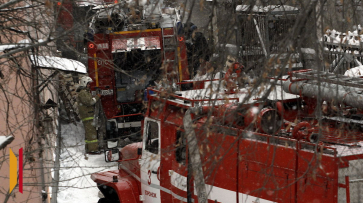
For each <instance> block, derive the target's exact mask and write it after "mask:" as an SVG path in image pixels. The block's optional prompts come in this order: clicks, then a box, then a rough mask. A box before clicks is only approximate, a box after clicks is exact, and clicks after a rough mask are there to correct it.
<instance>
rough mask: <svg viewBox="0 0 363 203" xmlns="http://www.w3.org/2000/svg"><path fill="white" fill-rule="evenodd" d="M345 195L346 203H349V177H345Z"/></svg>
mask: <svg viewBox="0 0 363 203" xmlns="http://www.w3.org/2000/svg"><path fill="white" fill-rule="evenodd" d="M345 195H346V196H347V203H350V188H349V176H345Z"/></svg>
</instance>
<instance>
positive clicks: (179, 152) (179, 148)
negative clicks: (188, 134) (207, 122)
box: [175, 131, 187, 164]
mask: <svg viewBox="0 0 363 203" xmlns="http://www.w3.org/2000/svg"><path fill="white" fill-rule="evenodd" d="M175 157H176V161H177V162H178V163H180V164H185V160H186V158H187V150H186V139H185V133H184V132H181V131H177V132H176V140H175Z"/></svg>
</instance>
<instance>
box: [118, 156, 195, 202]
mask: <svg viewBox="0 0 363 203" xmlns="http://www.w3.org/2000/svg"><path fill="white" fill-rule="evenodd" d="M119 166H120V167H121V168H122V169H123V170H125V171H126V172H127V173H128V174H130V175H131V176H132V177H134V178H135V179H136V180H138V181H139V182H141V183H143V184H145V185H149V184H148V183H147V181H145V180H141V179H140V177H139V176H137V175H136V174H134V173H133V172H132V171H130V170H129V169H128V168H126V167H125V166H124V165H122V163H120V165H119ZM149 186H150V187H153V188H156V189H159V190H161V191H163V192H166V193H168V194H171V195H172V196H173V197H174V198H175V199H178V200H180V201H183V202H187V201H188V200H187V198H185V197H182V196H179V195H177V194H175V193H174V192H173V191H171V190H169V189H166V188H164V187H162V186H160V185H155V184H153V183H151V184H150V185H149ZM192 202H194V200H192Z"/></svg>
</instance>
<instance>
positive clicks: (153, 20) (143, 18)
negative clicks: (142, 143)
mask: <svg viewBox="0 0 363 203" xmlns="http://www.w3.org/2000/svg"><path fill="white" fill-rule="evenodd" d="M153 2H154V1H150V2H148V3H147V4H144V5H142V6H141V5H140V7H137V6H135V7H132V8H130V6H128V5H127V4H126V3H125V2H121V3H117V4H113V5H107V6H99V7H95V9H97V10H98V12H97V13H96V15H95V17H94V18H93V19H92V22H91V26H90V27H91V32H94V33H91V34H92V36H91V39H89V40H90V42H89V43H88V73H89V75H90V77H92V78H93V80H94V83H92V84H91V90H92V93H93V94H101V95H102V98H101V100H102V105H103V109H104V112H105V114H106V117H107V119H108V121H107V134H108V138H115V137H118V136H122V135H128V134H130V133H133V132H138V131H140V129H141V121H142V119H143V114H142V109H143V98H144V90H146V87H147V86H154V85H155V83H154V82H155V81H168V83H165V82H159V84H160V83H163V84H162V85H164V86H173V85H175V84H177V83H178V82H180V81H182V80H187V79H189V74H188V72H187V60H186V47H185V43H184V36H183V33H182V24H181V23H180V15H179V11H178V10H177V9H175V8H163V9H161V5H159V4H158V2H154V3H153ZM89 34H90V33H89Z"/></svg>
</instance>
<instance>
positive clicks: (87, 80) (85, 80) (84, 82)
mask: <svg viewBox="0 0 363 203" xmlns="http://www.w3.org/2000/svg"><path fill="white" fill-rule="evenodd" d="M90 82H93V80H92V78H90V77H88V76H83V77H82V78H81V80H80V81H79V86H80V87H86V86H87V84H88V83H90Z"/></svg>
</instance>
